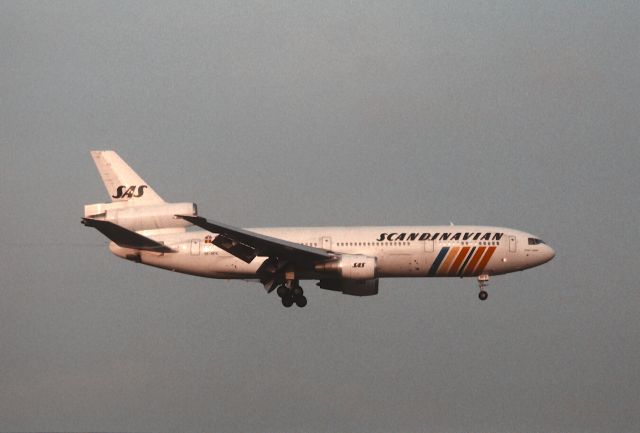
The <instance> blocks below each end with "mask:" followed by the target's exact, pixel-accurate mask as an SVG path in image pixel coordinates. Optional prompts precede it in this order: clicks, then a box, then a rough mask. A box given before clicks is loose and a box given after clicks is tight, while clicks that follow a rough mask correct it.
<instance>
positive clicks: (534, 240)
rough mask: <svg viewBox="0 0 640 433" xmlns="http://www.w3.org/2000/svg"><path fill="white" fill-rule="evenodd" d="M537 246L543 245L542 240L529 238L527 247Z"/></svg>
mask: <svg viewBox="0 0 640 433" xmlns="http://www.w3.org/2000/svg"><path fill="white" fill-rule="evenodd" d="M538 244H544V241H543V240H542V239H536V238H529V245H538Z"/></svg>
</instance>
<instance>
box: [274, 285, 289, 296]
mask: <svg viewBox="0 0 640 433" xmlns="http://www.w3.org/2000/svg"><path fill="white" fill-rule="evenodd" d="M289 292H290V290H289V288H288V287H287V286H284V285H282V286H278V289H277V290H276V293H277V294H278V296H280V297H281V298H284V297H285V296H287V295H288V294H289Z"/></svg>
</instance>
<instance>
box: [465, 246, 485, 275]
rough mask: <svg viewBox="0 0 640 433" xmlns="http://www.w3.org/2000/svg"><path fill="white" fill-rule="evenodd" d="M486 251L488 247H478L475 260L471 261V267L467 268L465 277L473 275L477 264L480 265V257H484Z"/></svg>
mask: <svg viewBox="0 0 640 433" xmlns="http://www.w3.org/2000/svg"><path fill="white" fill-rule="evenodd" d="M486 249H487V247H478V249H477V251H476V253H475V254H474V255H473V258H472V259H471V261H470V262H469V265H468V266H467V269H466V272H465V275H467V276H469V275H473V270H474V268H475V267H476V264H477V263H478V261H479V260H480V257H482V254H483V253H484V250H486Z"/></svg>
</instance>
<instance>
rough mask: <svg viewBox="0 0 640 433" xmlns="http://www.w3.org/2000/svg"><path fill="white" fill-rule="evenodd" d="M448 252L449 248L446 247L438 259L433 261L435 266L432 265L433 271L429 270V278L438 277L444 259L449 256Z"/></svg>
mask: <svg viewBox="0 0 640 433" xmlns="http://www.w3.org/2000/svg"><path fill="white" fill-rule="evenodd" d="M448 252H449V247H444V248H442V249H441V250H440V253H439V254H438V257H436V259H435V260H434V261H433V265H431V269H429V272H427V276H428V277H433V276H435V275H436V272H437V271H438V267H439V266H440V263H442V261H443V260H444V257H445V256H446V255H447V253H448Z"/></svg>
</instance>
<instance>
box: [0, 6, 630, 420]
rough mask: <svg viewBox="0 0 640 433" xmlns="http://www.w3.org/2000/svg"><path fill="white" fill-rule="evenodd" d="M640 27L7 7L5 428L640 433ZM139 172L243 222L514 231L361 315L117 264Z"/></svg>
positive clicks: (404, 15) (608, 22) (594, 11)
mask: <svg viewBox="0 0 640 433" xmlns="http://www.w3.org/2000/svg"><path fill="white" fill-rule="evenodd" d="M638 23H640V3H638V2H637V1H626V2H625V1H620V2H596V1H585V0H579V1H578V0H575V1H557V0H554V1H536V2H529V1H527V2H524V1H521V2H517V1H516V2H513V1H456V2H451V1H424V0H422V1H404V2H392V1H388V2H379V1H351V2H345V1H334V0H326V1H322V2H319V1H277V2H270V1H246V2H238V1H215V2H191V3H185V2H176V3H157V2H87V1H78V2H47V3H45V2H11V1H6V2H1V3H0V200H1V208H0V209H1V211H0V222H1V223H0V240H1V250H0V431H44V430H49V431H81V430H83V431H185V432H201V431H220V432H221V431H225V432H294V431H295V432H300V431H308V432H320V431H345V432H346V431H349V432H388V431H399V432H413V431H434V432H460V431H466V432H489V431H490V432H514V431H518V432H540V431H550V432H602V431H616V432H637V431H638V430H639V429H640V393H639V391H638V390H639V389H640V345H639V342H640V314H639V312H640V287H639V286H640V284H639V283H638V270H639V268H640V266H639V265H640V259H639V253H638V245H639V243H640V228H639V227H640V217H639V215H640V205H639V200H638V191H640V139H639V137H640V114H639V113H640V25H639V24H638ZM92 149H114V150H117V151H118V152H119V153H120V154H121V155H122V156H123V158H124V159H125V160H126V161H127V162H129V164H130V165H132V166H133V167H134V168H135V169H136V170H137V171H138V172H139V173H140V174H141V175H142V176H143V177H144V178H145V180H146V181H147V182H148V183H150V184H151V185H153V187H154V188H155V189H156V190H157V191H158V193H159V194H160V195H162V196H163V197H164V198H166V199H167V200H171V201H190V200H192V201H195V202H197V203H198V205H199V207H200V211H201V214H203V215H204V216H207V217H209V218H212V219H216V220H220V221H225V222H228V223H232V224H236V225H239V226H245V227H252V226H254V227H255V226H280V225H384V224H416V225H426V224H447V223H449V221H454V222H455V223H458V224H488V225H499V226H506V227H513V228H518V229H522V230H525V231H528V232H532V233H535V234H537V235H539V236H541V237H542V238H543V239H545V240H546V241H547V242H548V243H550V244H551V245H552V247H553V248H555V250H556V252H557V256H556V258H555V259H554V260H553V261H552V262H550V263H549V264H547V265H545V266H543V267H540V268H536V269H532V270H527V271H525V272H522V273H518V274H511V275H507V276H502V277H496V278H493V279H492V280H491V284H490V287H489V300H488V301H486V302H484V303H482V302H480V301H478V298H477V285H476V281H475V280H474V279H464V280H460V279H402V280H384V281H383V282H382V283H381V292H380V295H379V296H376V297H371V298H365V299H359V298H353V297H348V296H343V295H341V294H338V293H333V292H325V291H322V290H320V289H317V288H316V287H315V285H314V283H312V282H307V283H306V284H305V285H304V287H305V288H306V293H307V295H308V298H309V306H308V307H307V308H305V309H299V308H292V309H290V310H285V309H284V308H283V307H282V305H281V304H280V302H279V299H278V298H277V297H276V296H275V295H273V294H272V295H267V294H265V292H264V290H263V289H262V287H261V286H260V285H257V284H251V283H244V282H228V281H216V280H208V279H202V278H197V277H191V276H184V275H179V274H174V273H171V272H167V271H163V270H158V269H153V268H150V267H145V266H141V265H136V264H133V263H130V262H126V261H123V260H121V259H118V258H116V257H115V256H112V255H111V254H110V253H109V251H108V249H107V248H106V245H107V241H106V240H105V239H104V238H103V237H102V236H101V235H100V234H99V233H98V232H97V231H95V230H93V229H88V228H85V227H83V226H82V225H81V224H80V218H81V216H82V211H83V208H82V206H83V205H84V204H86V203H95V202H101V201H106V200H107V199H108V197H107V195H106V193H105V189H104V187H103V185H102V182H101V181H100V178H99V176H98V173H97V171H96V170H95V167H94V165H93V162H92V161H91V158H90V156H89V151H90V150H92Z"/></svg>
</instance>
